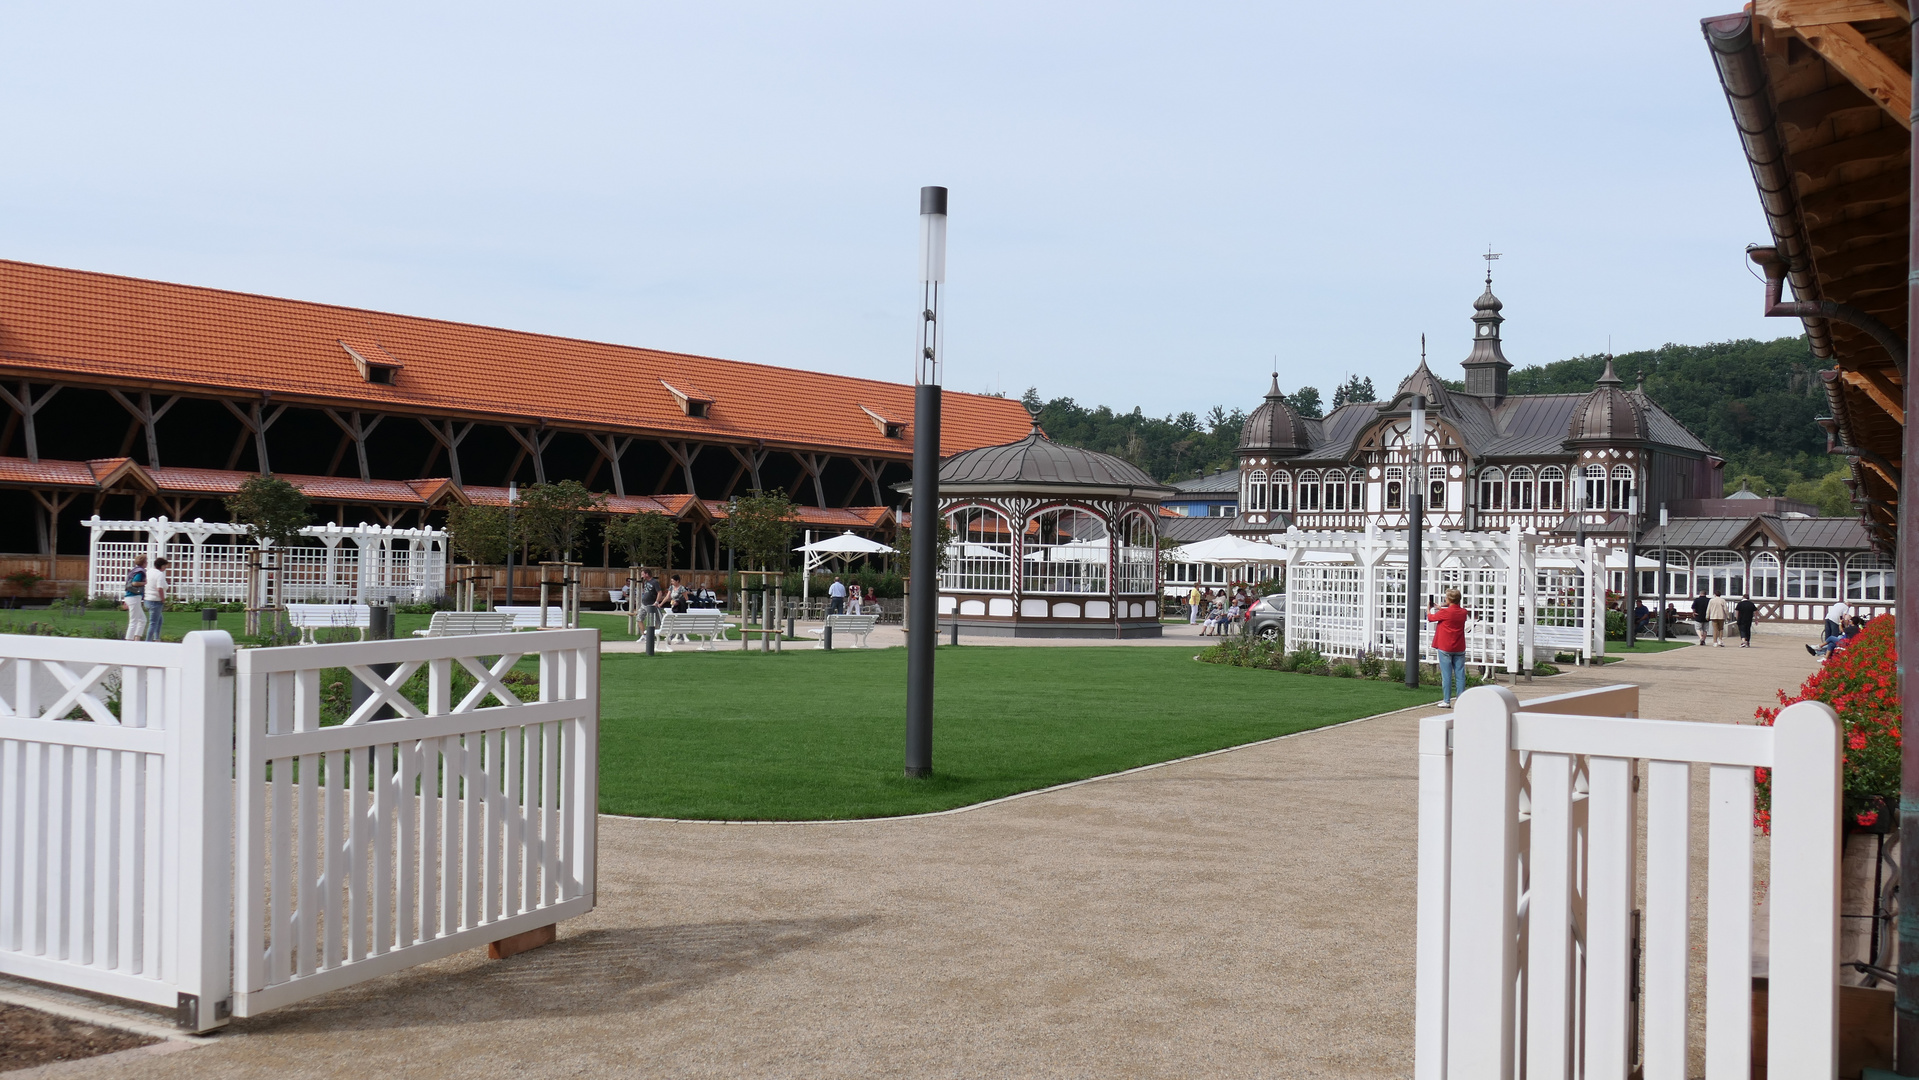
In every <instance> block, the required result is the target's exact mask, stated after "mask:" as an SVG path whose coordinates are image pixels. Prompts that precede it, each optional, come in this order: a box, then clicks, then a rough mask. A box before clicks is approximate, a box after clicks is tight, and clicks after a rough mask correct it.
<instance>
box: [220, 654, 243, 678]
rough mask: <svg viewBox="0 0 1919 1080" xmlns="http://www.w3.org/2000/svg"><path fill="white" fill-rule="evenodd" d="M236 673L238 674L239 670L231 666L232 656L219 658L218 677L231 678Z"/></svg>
mask: <svg viewBox="0 0 1919 1080" xmlns="http://www.w3.org/2000/svg"><path fill="white" fill-rule="evenodd" d="M237 674H239V671H238V670H237V669H236V668H235V667H234V666H233V657H231V656H222V657H221V658H220V677H221V678H223V679H231V678H233V677H234V676H235V675H237Z"/></svg>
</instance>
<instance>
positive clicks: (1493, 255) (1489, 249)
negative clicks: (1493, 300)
mask: <svg viewBox="0 0 1919 1080" xmlns="http://www.w3.org/2000/svg"><path fill="white" fill-rule="evenodd" d="M1499 256H1500V253H1499V252H1497V251H1494V250H1493V246H1492V245H1491V244H1487V245H1486V254H1484V255H1481V256H1480V258H1482V259H1484V260H1486V287H1487V288H1488V289H1490V288H1492V287H1493V260H1494V259H1497V258H1499Z"/></svg>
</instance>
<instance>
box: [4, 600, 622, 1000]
mask: <svg viewBox="0 0 1919 1080" xmlns="http://www.w3.org/2000/svg"><path fill="white" fill-rule="evenodd" d="M529 655H537V656H538V658H539V671H540V674H539V684H538V685H539V692H538V695H537V700H523V699H522V698H521V697H520V696H519V695H518V694H515V693H514V692H513V690H512V689H510V688H509V687H508V686H507V685H506V682H505V676H506V675H507V673H508V672H509V671H511V670H512V669H513V666H514V665H515V664H516V663H518V662H519V661H520V660H521V659H522V657H524V656H529ZM376 664H381V665H385V664H393V665H396V666H395V668H394V670H393V671H392V672H391V674H389V675H385V676H383V675H381V674H378V673H376V672H375V671H374V670H373V665H376ZM331 668H345V669H346V670H347V672H348V673H349V679H350V681H351V682H357V683H361V684H363V685H365V686H366V687H367V688H368V689H369V690H370V697H369V699H368V700H367V701H366V703H365V704H364V705H362V706H360V707H358V708H357V709H355V710H353V712H352V715H350V716H348V717H347V718H346V721H345V722H344V723H341V724H334V725H330V726H322V725H321V723H320V718H321V696H322V694H323V693H326V692H328V689H329V688H327V687H324V686H323V685H322V676H323V672H325V671H326V670H327V669H331ZM422 668H424V669H425V680H424V681H425V684H426V704H425V707H424V708H421V707H419V706H417V705H415V704H414V703H413V701H412V700H411V698H410V697H408V696H407V695H405V694H403V693H402V692H401V691H402V688H403V687H405V686H406V684H407V683H408V681H409V680H410V679H411V678H413V677H414V675H415V674H416V673H418V672H420V671H421V669H422ZM456 671H459V672H464V673H465V675H468V676H471V680H470V682H471V685H470V686H466V685H461V684H463V683H466V682H467V681H468V680H467V679H466V678H465V677H464V676H460V677H456V675H455V672H456ZM598 686H599V634H598V632H597V631H594V630H564V631H563V630H552V631H544V632H540V633H537V634H499V635H477V636H469V637H453V638H425V639H420V640H415V641H382V642H347V643H342V644H333V645H306V646H291V647H286V648H275V649H249V650H243V651H240V652H239V653H238V655H237V656H236V655H235V651H234V649H233V644H232V640H231V639H230V638H229V637H228V636H227V635H226V634H224V633H218V632H209V633H193V634H189V635H187V638H186V641H185V643H183V644H177V645H175V644H162V643H148V642H123V641H103V640H98V639H67V638H43V637H30V636H26V635H14V634H8V635H0V973H4V974H8V975H17V976H21V977H24V978H29V979H36V980H39V981H42V982H48V983H54V984H57V985H62V986H71V987H76V988H79V989H83V990H88V991H92V992H95V993H102V994H108V995H112V996H116V997H122V998H128V999H131V1000H135V1001H142V1002H148V1003H152V1004H159V1005H165V1006H169V1007H172V1008H176V1009H178V1010H179V1015H180V1021H179V1022H180V1024H181V1025H182V1026H183V1027H187V1028H189V1029H191V1030H196V1031H199V1030H207V1029H209V1028H212V1027H215V1026H218V1025H219V1024H222V1023H224V1022H226V1020H227V1018H228V1016H229V1015H233V1016H254V1015H258V1014H260V1013H262V1012H265V1011H267V1010H269V1009H274V1008H278V1007H280V1006H283V1005H286V1004H290V1003H292V1002H294V1001H298V1000H301V999H303V998H306V997H310V996H312V995H314V994H318V993H323V992H326V991H328V990H334V989H338V988H340V987H344V986H348V985H352V984H353V983H357V982H360V981H363V980H365V979H369V978H373V977H375V976H378V975H381V974H385V973H388V972H392V971H396V970H399V969H401V968H405V967H409V966H411V965H414V964H419V963H424V962H426V961H428V960H432V959H437V958H439V957H442V956H446V955H449V954H451V953H454V952H458V951H460V950H463V949H469V948H476V947H479V946H483V945H485V944H487V943H489V942H493V941H498V940H501V939H503V938H507V937H511V936H513V935H515V934H518V933H521V932H523V931H527V930H533V929H538V928H540V927H543V926H547V925H550V924H553V923H555V922H558V921H559V920H561V919H566V918H571V917H573V916H575V915H580V914H584V913H585V912H587V911H590V910H592V907H593V903H594V896H595V860H594V853H595V850H596V837H597V831H596V823H597V817H596V814H595V810H596V807H597V803H598V779H597V776H598V773H597V770H598V741H597V740H598V715H599V712H598V710H599V690H598ZM343 689H344V688H334V689H333V692H334V693H336V694H337V693H339V692H340V690H343ZM236 702H237V706H238V708H237V713H238V723H237V731H236V723H235V715H236V708H235V706H236ZM236 734H237V739H236ZM236 804H237V812H236Z"/></svg>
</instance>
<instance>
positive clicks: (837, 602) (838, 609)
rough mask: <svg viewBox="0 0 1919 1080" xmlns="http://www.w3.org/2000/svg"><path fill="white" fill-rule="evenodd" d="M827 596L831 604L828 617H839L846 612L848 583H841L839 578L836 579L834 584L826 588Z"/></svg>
mask: <svg viewBox="0 0 1919 1080" xmlns="http://www.w3.org/2000/svg"><path fill="white" fill-rule="evenodd" d="M826 595H827V597H828V600H829V603H828V604H827V610H826V613H827V614H828V615H838V614H841V613H842V612H844V611H845V610H846V583H845V582H843V581H841V580H840V579H839V578H834V579H833V584H831V585H829V586H827V588H826Z"/></svg>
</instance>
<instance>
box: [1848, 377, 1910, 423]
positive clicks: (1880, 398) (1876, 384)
mask: <svg viewBox="0 0 1919 1080" xmlns="http://www.w3.org/2000/svg"><path fill="white" fill-rule="evenodd" d="M1839 377H1840V378H1841V379H1844V380H1845V382H1846V385H1847V386H1850V387H1852V388H1853V389H1855V390H1857V391H1859V392H1860V393H1862V394H1864V395H1866V396H1867V397H1869V398H1871V399H1872V403H1873V404H1874V405H1877V406H1879V407H1880V408H1881V409H1884V410H1885V412H1886V415H1887V416H1890V417H1892V418H1893V419H1894V420H1896V421H1898V422H1899V423H1900V424H1902V425H1903V424H1904V423H1905V422H1906V406H1905V402H1904V401H1903V400H1902V398H1903V397H1904V395H1902V394H1901V393H1900V392H1899V389H1898V388H1897V387H1895V386H1893V385H1892V384H1891V383H1889V382H1887V381H1886V378H1885V376H1883V375H1881V374H1879V373H1878V372H1876V371H1870V370H1867V371H1851V370H1848V371H1843V372H1841V373H1840V374H1839Z"/></svg>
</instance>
